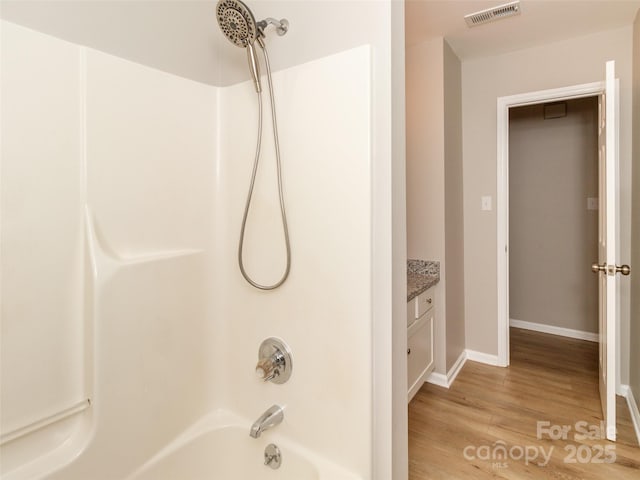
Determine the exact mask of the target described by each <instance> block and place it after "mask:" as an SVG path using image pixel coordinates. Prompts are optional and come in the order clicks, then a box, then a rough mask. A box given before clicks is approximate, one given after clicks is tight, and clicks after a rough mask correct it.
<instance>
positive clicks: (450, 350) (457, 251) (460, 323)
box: [443, 41, 465, 372]
mask: <svg viewBox="0 0 640 480" xmlns="http://www.w3.org/2000/svg"><path fill="white" fill-rule="evenodd" d="M443 50H444V57H443V61H444V62H443V63H444V72H443V73H444V117H443V120H444V122H443V123H444V188H445V191H444V234H445V242H446V245H445V248H446V251H445V263H444V270H445V278H446V280H445V281H446V285H445V287H446V294H445V300H446V308H447V309H446V314H447V316H446V323H447V333H446V335H447V353H446V371H447V372H448V371H449V370H450V369H451V368H452V367H453V366H454V365H455V363H456V361H457V360H458V358H459V357H460V355H461V354H462V352H464V350H465V334H464V330H465V325H464V220H463V212H464V203H463V189H462V172H463V170H462V65H461V62H460V59H459V58H458V57H457V56H456V54H455V52H454V51H453V50H452V49H451V47H450V46H449V44H448V43H447V42H446V41H445V42H444V44H443Z"/></svg>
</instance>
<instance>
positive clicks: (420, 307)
mask: <svg viewBox="0 0 640 480" xmlns="http://www.w3.org/2000/svg"><path fill="white" fill-rule="evenodd" d="M415 301H416V305H415V318H420V317H421V316H422V315H424V314H425V313H427V312H428V311H429V309H430V308H433V288H429V289H427V290H425V291H424V292H422V293H421V294H420V295H418V296H417V297H416V299H415Z"/></svg>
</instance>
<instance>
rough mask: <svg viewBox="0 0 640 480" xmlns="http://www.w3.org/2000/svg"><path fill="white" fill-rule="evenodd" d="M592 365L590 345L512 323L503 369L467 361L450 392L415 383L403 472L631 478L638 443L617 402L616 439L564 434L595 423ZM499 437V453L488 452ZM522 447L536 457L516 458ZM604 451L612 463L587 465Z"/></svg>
mask: <svg viewBox="0 0 640 480" xmlns="http://www.w3.org/2000/svg"><path fill="white" fill-rule="evenodd" d="M597 362H598V344H597V343H592V342H586V341H581V340H573V339H569V338H564V337H558V336H555V335H547V334H543V333H537V332H531V331H526V330H520V329H514V328H512V329H511V365H510V366H509V367H508V368H501V367H492V366H489V365H483V364H480V363H476V362H471V361H468V362H467V363H466V364H465V366H464V367H463V369H462V371H461V372H460V374H459V375H458V377H457V379H456V380H455V382H454V384H453V385H452V387H451V388H450V389H448V390H447V389H445V388H442V387H437V386H435V385H430V384H425V386H423V387H422V389H421V390H420V391H419V392H418V394H417V395H416V396H415V397H414V399H413V401H412V402H411V403H410V405H409V479H410V480H427V479H447V480H449V479H474V480H475V479H484V478H505V479H546V478H552V479H563V480H573V479H576V480H577V479H584V480H592V479H593V480H596V479H607V480H609V479H612V480H613V479H620V480H626V479H629V480H631V479H633V480H639V479H640V448H638V446H637V444H636V440H635V433H634V431H633V426H632V425H631V421H630V417H629V413H628V410H627V406H626V403H625V401H624V399H622V401H618V403H617V405H618V409H619V410H622V415H620V421H619V425H618V436H619V441H618V442H616V443H612V442H609V441H607V440H603V439H601V438H595V439H584V440H579V439H576V438H575V437H574V435H575V434H576V433H579V432H576V424H577V422H585V424H584V425H585V427H586V428H595V427H592V426H599V425H600V421H601V409H600V403H599V402H600V400H599V394H598V373H597V371H598V363H597ZM538 421H541V422H543V421H546V422H549V425H550V426H553V425H558V426H564V425H567V426H569V427H570V428H571V430H570V431H568V432H567V435H566V439H557V440H556V439H551V438H549V435H546V434H543V435H542V438H541V439H539V438H538V435H537V422H538ZM580 426H581V424H578V428H580ZM595 436H596V437H597V436H598V435H597V434H596V435H595ZM496 442H498V443H496ZM500 442H503V444H504V446H505V447H506V450H507V458H502V457H500V456H499V455H494V454H493V453H492V452H493V451H494V450H493V449H494V447H496V446H500V445H503V444H502V443H500ZM634 444H635V446H634ZM465 449H466V450H465ZM527 451H528V452H529V457H533V456H534V452H535V454H536V455H537V458H535V459H532V460H531V461H528V462H527V461H525V458H524V456H523V458H518V457H519V456H520V454H521V453H523V454H526V452H527ZM465 452H466V456H465ZM495 452H496V453H499V452H498V450H495ZM613 453H615V458H616V460H615V463H596V462H598V461H600V462H602V461H605V460H608V459H609V458H611V456H612V455H613ZM543 455H544V456H546V457H544V456H543ZM545 458H549V460H548V463H546V465H545ZM567 460H569V461H571V460H573V461H574V462H575V463H569V462H567ZM540 464H543V465H540Z"/></svg>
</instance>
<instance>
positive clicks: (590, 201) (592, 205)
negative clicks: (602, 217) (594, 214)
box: [587, 197, 598, 210]
mask: <svg viewBox="0 0 640 480" xmlns="http://www.w3.org/2000/svg"><path fill="white" fill-rule="evenodd" d="M587 210H598V197H596V198H593V197H589V198H587Z"/></svg>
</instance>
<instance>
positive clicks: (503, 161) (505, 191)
mask: <svg viewBox="0 0 640 480" xmlns="http://www.w3.org/2000/svg"><path fill="white" fill-rule="evenodd" d="M604 92H605V82H604V81H602V82H593V83H585V84H581V85H573V86H569V87H562V88H554V89H549V90H539V91H535V92H527V93H521V94H517V95H510V96H505V97H498V125H497V126H498V128H497V130H498V136H497V142H498V143H497V166H498V168H497V184H496V187H497V188H496V214H497V225H498V231H497V242H496V243H497V257H496V258H497V273H498V275H497V280H498V290H497V302H498V365H499V366H501V367H507V366H508V365H509V362H510V353H509V109H510V108H514V107H522V106H525V105H535V104H539V103H548V102H558V101H564V100H572V99H576V98H584V97H595V96H599V95H602V94H603V93H604ZM616 322H618V319H616ZM616 343H617V342H616ZM618 371H619V369H618ZM617 376H618V373H617V372H616V377H617ZM618 384H619V381H618V379H617V378H616V385H618Z"/></svg>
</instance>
